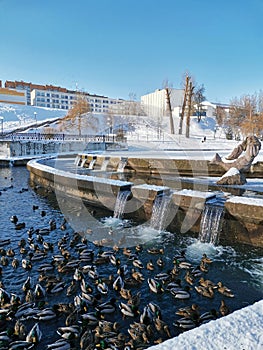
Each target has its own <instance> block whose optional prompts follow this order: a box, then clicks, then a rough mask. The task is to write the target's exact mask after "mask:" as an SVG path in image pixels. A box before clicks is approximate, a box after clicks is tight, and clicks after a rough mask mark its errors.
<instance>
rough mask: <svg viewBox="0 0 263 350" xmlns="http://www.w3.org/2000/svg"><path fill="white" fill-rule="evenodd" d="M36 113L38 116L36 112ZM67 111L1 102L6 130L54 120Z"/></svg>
mask: <svg viewBox="0 0 263 350" xmlns="http://www.w3.org/2000/svg"><path fill="white" fill-rule="evenodd" d="M34 113H36V117H35V114H34ZM66 114H67V111H65V110H61V109H54V108H43V107H35V106H23V105H9V104H6V103H0V116H1V117H3V118H4V125H3V127H4V131H11V130H13V129H15V128H19V127H25V126H28V127H30V125H33V124H35V123H36V119H37V122H43V121H47V122H48V121H52V120H54V119H57V118H61V117H64V116H65V115H66Z"/></svg>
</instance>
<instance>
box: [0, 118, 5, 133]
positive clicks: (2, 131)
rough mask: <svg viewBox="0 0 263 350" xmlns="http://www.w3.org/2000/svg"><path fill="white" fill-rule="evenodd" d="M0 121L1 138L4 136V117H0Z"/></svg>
mask: <svg viewBox="0 0 263 350" xmlns="http://www.w3.org/2000/svg"><path fill="white" fill-rule="evenodd" d="M0 121H1V134H2V136H3V135H4V117H0Z"/></svg>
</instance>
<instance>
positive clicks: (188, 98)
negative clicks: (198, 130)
mask: <svg viewBox="0 0 263 350" xmlns="http://www.w3.org/2000/svg"><path fill="white" fill-rule="evenodd" d="M194 88H195V87H194V85H193V82H192V81H190V82H189V89H188V94H187V101H188V104H187V107H188V108H187V116H186V130H185V137H187V138H189V136H190V117H191V114H192V107H193V105H192V98H193V91H194Z"/></svg>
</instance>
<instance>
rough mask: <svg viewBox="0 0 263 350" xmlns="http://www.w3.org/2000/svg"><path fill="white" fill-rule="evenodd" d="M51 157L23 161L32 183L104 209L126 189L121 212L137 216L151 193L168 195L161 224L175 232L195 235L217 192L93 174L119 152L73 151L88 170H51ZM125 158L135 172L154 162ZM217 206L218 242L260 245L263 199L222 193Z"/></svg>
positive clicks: (149, 210)
mask: <svg viewBox="0 0 263 350" xmlns="http://www.w3.org/2000/svg"><path fill="white" fill-rule="evenodd" d="M52 160H53V163H54V161H55V159H50V161H48V160H47V159H44V160H43V159H39V160H32V161H30V162H28V164H27V168H28V170H29V171H30V179H31V181H32V182H33V183H35V184H39V185H41V186H44V187H45V188H49V189H51V190H52V191H58V192H59V193H62V194H64V195H67V196H72V197H75V198H81V199H82V200H83V201H85V202H87V203H88V204H91V205H93V206H95V207H101V208H106V209H108V210H109V211H111V212H113V211H114V206H115V203H116V198H117V195H118V193H119V192H120V191H125V190H129V191H130V192H131V194H130V195H129V197H128V200H127V202H126V206H125V217H127V218H129V217H132V218H136V219H139V220H142V221H148V220H150V219H151V216H152V214H153V207H154V203H155V200H156V198H157V197H160V196H169V203H168V204H169V205H167V207H166V209H165V210H166V211H167V215H166V217H165V220H166V222H165V227H166V228H167V229H168V230H170V231H171V232H177V233H181V234H185V233H188V232H190V233H192V234H194V235H196V236H198V235H199V232H200V223H201V219H202V215H203V212H204V208H205V206H206V204H208V203H209V202H210V203H211V201H212V202H213V200H216V199H217V197H218V193H217V192H210V191H196V190H189V189H181V190H174V189H171V188H169V187H167V186H156V185H148V184H140V185H136V184H134V183H132V182H128V181H121V180H113V179H108V178H103V177H99V176H93V175H95V174H96V173H98V174H99V173H101V171H96V170H101V169H102V168H104V165H106V168H107V171H115V172H116V171H117V169H118V166H119V163H120V161H121V157H108V156H107V157H105V156H99V155H90V154H89V155H88V154H85V155H79V156H78V157H77V158H76V160H75V167H77V168H79V167H80V166H82V167H84V168H87V169H90V170H91V169H94V170H95V171H94V172H93V171H89V170H88V174H86V175H79V174H75V173H73V172H69V171H64V170H59V169H55V167H54V166H52ZM125 161H126V163H125V167H127V168H128V169H129V170H132V171H135V172H136V173H140V171H141V170H142V169H143V168H144V169H145V168H146V167H147V166H148V169H149V164H154V160H145V159H139V158H138V159H137V160H135V158H132V159H129V158H127V159H125ZM73 162H74V161H73ZM73 162H72V163H73ZM90 164H92V168H90ZM147 164H148V165H147ZM137 165H138V167H137ZM156 169H157V168H156ZM105 170H106V169H104V171H105ZM175 176H178V175H175ZM221 197H222V196H221ZM223 205H224V220H223V224H222V232H221V234H220V242H231V243H233V242H243V243H246V244H249V245H255V246H261V247H263V239H262V237H263V219H262V218H263V199H256V200H255V199H254V198H246V197H238V196H229V194H228V198H224V204H223Z"/></svg>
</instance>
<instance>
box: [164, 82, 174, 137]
mask: <svg viewBox="0 0 263 350" xmlns="http://www.w3.org/2000/svg"><path fill="white" fill-rule="evenodd" d="M165 94H166V104H167V111H168V115H169V121H170V132H171V134H174V121H173V113H172V107H171V99H170V96H171V90H170V89H169V88H168V87H166V88H165Z"/></svg>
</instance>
